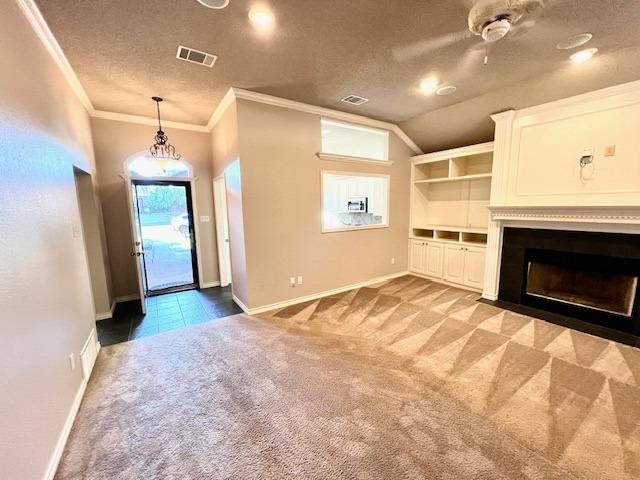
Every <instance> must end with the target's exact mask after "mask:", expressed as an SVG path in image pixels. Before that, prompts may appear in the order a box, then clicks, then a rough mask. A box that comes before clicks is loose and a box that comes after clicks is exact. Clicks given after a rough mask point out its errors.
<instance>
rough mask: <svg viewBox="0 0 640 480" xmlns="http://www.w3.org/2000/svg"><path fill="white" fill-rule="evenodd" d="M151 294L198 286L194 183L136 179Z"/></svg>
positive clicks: (146, 278)
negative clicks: (193, 204)
mask: <svg viewBox="0 0 640 480" xmlns="http://www.w3.org/2000/svg"><path fill="white" fill-rule="evenodd" d="M133 188H134V189H135V195H133V197H134V200H135V209H136V210H137V220H138V228H139V230H140V236H141V244H142V245H141V246H142V252H143V255H142V258H143V262H142V263H143V265H144V274H143V277H144V281H145V283H146V285H145V287H146V292H147V294H148V295H159V294H162V293H168V292H172V291H177V290H188V289H193V288H198V270H197V268H198V267H197V265H198V262H197V256H196V243H195V234H194V218H193V210H192V204H191V184H190V183H189V182H179V181H147V180H134V181H133Z"/></svg>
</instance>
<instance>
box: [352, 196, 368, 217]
mask: <svg viewBox="0 0 640 480" xmlns="http://www.w3.org/2000/svg"><path fill="white" fill-rule="evenodd" d="M347 211H348V212H359V213H367V212H368V211H369V198H368V197H351V198H350V199H349V201H348V202H347Z"/></svg>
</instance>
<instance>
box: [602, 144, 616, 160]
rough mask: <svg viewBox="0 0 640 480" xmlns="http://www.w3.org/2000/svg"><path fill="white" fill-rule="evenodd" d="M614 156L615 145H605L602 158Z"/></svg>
mask: <svg viewBox="0 0 640 480" xmlns="http://www.w3.org/2000/svg"><path fill="white" fill-rule="evenodd" d="M615 154H616V146H615V145H607V146H606V147H604V156H605V157H614V156H615Z"/></svg>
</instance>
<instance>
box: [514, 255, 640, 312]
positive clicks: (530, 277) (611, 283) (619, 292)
mask: <svg viewBox="0 0 640 480" xmlns="http://www.w3.org/2000/svg"><path fill="white" fill-rule="evenodd" d="M637 286H638V277H637V276H632V275H625V274H619V273H609V272H597V271H593V272H590V271H583V270H578V269H574V268H571V267H567V266H561V265H549V264H546V263H543V262H536V261H531V262H529V265H528V274H527V288H526V293H527V295H532V296H534V297H539V298H544V299H547V300H553V301H557V302H562V303H566V304H571V305H577V306H580V307H586V308H590V309H594V310H600V311H603V312H609V313H615V314H618V315H624V316H626V317H631V315H632V310H633V302H634V298H635V295H636V288H637Z"/></svg>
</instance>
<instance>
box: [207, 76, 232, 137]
mask: <svg viewBox="0 0 640 480" xmlns="http://www.w3.org/2000/svg"><path fill="white" fill-rule="evenodd" d="M235 100H236V94H235V90H234V88H233V87H232V88H230V89H229V90H228V91H227V93H226V94H225V95H224V97H223V98H222V100H220V103H218V106H217V107H216V109H215V110H214V111H213V114H212V115H211V118H210V119H209V121H208V122H207V129H208V130H209V131H211V130H213V127H215V126H216V125H217V124H218V122H219V121H220V119H221V118H222V115H224V113H225V112H226V111H227V109H228V108H229V107H230V106H231V105H232V104H233V102H235Z"/></svg>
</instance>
